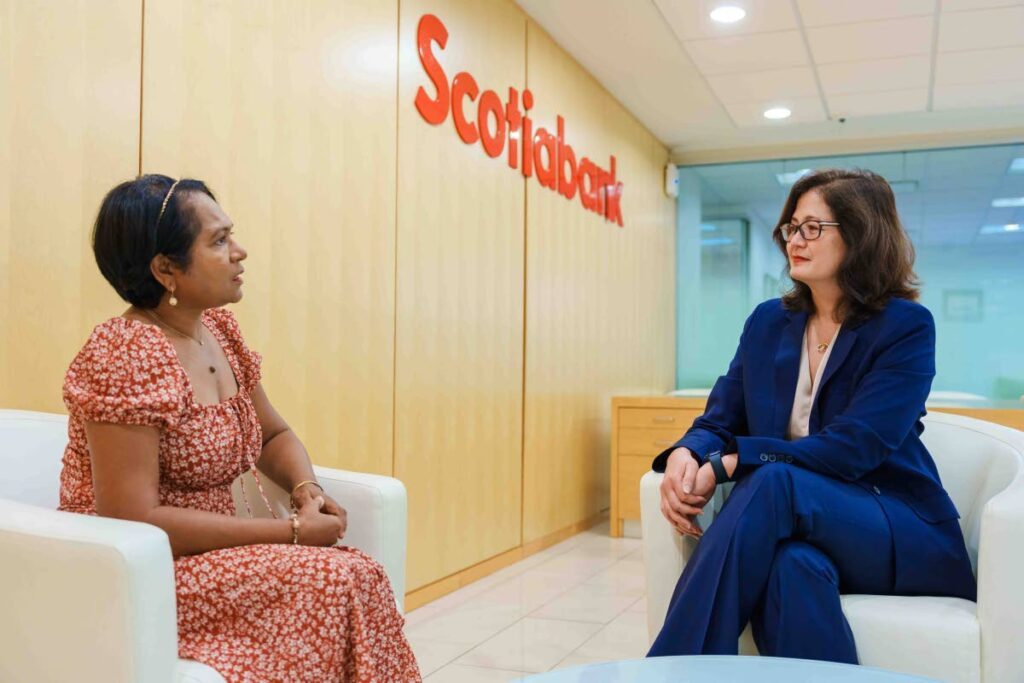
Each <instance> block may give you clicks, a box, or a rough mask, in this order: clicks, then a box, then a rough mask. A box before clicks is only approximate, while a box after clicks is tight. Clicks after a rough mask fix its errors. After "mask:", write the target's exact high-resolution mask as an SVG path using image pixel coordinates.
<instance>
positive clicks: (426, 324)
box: [395, 0, 526, 588]
mask: <svg viewBox="0 0 1024 683" xmlns="http://www.w3.org/2000/svg"><path fill="white" fill-rule="evenodd" d="M426 13H433V14H435V15H436V16H438V17H439V18H440V19H441V20H442V21H443V22H444V24H445V25H446V26H447V28H448V32H449V38H448V44H447V48H446V49H445V50H444V51H443V52H442V51H438V52H437V54H438V57H439V61H440V62H441V64H442V65H443V66H444V68H445V71H446V73H447V75H448V76H447V77H448V79H449V80H450V79H452V78H453V77H454V75H455V74H456V73H457V72H459V71H462V70H466V71H469V72H471V73H472V74H473V76H474V77H475V78H476V80H477V82H478V83H479V85H480V88H481V91H482V90H484V89H487V88H492V89H495V90H496V91H497V92H498V93H501V94H502V97H503V99H504V95H505V94H507V91H508V88H509V86H515V87H516V88H517V89H521V87H522V83H523V82H524V80H525V73H524V69H525V64H526V58H525V54H524V51H525V43H526V19H525V16H524V15H523V14H522V12H521V11H520V10H519V9H518V8H517V7H516V6H515V5H513V4H512V3H511V2H506V1H505V0H497V1H495V2H478V1H477V0H447V1H430V2H427V1H425V0H403V2H402V3H401V22H400V34H401V37H400V59H401V62H400V68H399V108H398V111H399V115H398V116H399V119H398V122H399V128H398V149H399V164H398V173H399V175H398V291H397V298H398V308H397V337H396V340H397V341H396V345H397V349H396V350H397V354H396V359H397V362H396V376H395V382H396V388H395V391H396V405H395V410H396V418H395V420H396V421H395V474H396V476H398V477H399V478H400V479H402V480H403V481H404V482H405V484H406V486H407V487H408V490H409V558H410V561H409V586H410V588H418V587H421V586H423V585H425V584H428V583H430V582H432V581H436V580H438V579H440V578H442V577H444V576H446V575H449V574H452V573H453V572H456V571H459V570H461V569H465V568H466V567H468V566H470V565H473V564H475V563H477V562H480V561H483V560H485V559H487V558H489V557H492V556H494V555H497V554H498V553H500V552H502V551H505V550H508V549H510V548H514V547H517V546H518V545H519V544H520V540H521V539H520V476H521V472H520V464H521V463H520V461H521V445H522V442H521V428H522V425H521V415H522V413H521V410H522V354H523V331H522V330H523V230H524V217H523V211H524V206H523V201H524V189H523V185H524V184H523V179H522V177H521V176H520V175H519V174H518V173H516V172H514V171H512V170H511V169H509V168H508V167H507V166H506V164H505V161H504V159H492V158H489V157H487V156H486V155H485V153H484V152H483V150H482V149H481V147H480V145H479V144H476V145H472V146H470V145H465V144H463V143H462V141H461V140H460V139H459V138H458V137H457V135H456V132H455V128H454V124H453V123H452V120H451V117H450V116H449V118H448V119H447V120H446V121H444V122H443V123H442V124H441V125H438V126H431V125H430V124H428V123H427V122H426V121H424V120H423V119H422V118H421V117H420V115H419V113H418V112H417V110H416V109H415V106H414V98H415V94H416V90H417V88H419V87H420V86H421V85H423V86H425V88H426V89H427V91H428V92H429V93H430V94H431V95H433V93H434V90H433V86H431V85H430V81H429V79H427V77H426V76H425V75H424V72H423V68H422V66H421V65H420V62H419V58H418V56H417V52H416V30H417V26H418V23H419V20H420V17H421V16H422V15H423V14H426Z"/></svg>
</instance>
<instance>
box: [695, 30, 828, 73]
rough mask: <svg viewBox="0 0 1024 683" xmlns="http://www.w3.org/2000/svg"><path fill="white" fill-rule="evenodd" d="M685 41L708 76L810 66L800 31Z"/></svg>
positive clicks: (696, 61)
mask: <svg viewBox="0 0 1024 683" xmlns="http://www.w3.org/2000/svg"><path fill="white" fill-rule="evenodd" d="M683 45H684V46H685V47H686V51H687V52H689V53H690V58H691V59H692V60H693V61H694V63H695V64H696V65H697V68H698V69H700V70H701V71H702V72H703V73H704V75H705V76H714V75H718V74H728V73H740V72H744V71H768V70H771V69H785V68H788V67H794V66H810V59H809V57H808V56H807V51H806V50H805V49H804V43H803V40H801V38H800V32H799V31H782V32H779V33H762V34H756V35H750V36H731V37H729V38H714V39H706V40H688V41H686V42H684V43H683Z"/></svg>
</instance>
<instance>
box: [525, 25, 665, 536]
mask: <svg viewBox="0 0 1024 683" xmlns="http://www.w3.org/2000/svg"><path fill="white" fill-rule="evenodd" d="M528 36H529V39H528V47H527V56H528V69H527V71H528V84H529V87H530V90H531V91H532V92H533V94H534V98H535V101H536V105H535V107H534V109H533V111H532V115H533V118H534V121H535V123H534V127H535V129H536V128H537V127H540V126H543V127H545V128H547V129H548V130H549V131H551V132H554V131H555V130H556V121H555V117H556V115H561V116H562V117H563V118H564V119H565V139H566V142H567V143H569V144H571V145H572V146H573V148H574V151H575V153H576V156H577V157H581V156H584V155H586V156H589V157H590V158H591V159H592V160H594V161H595V162H596V163H598V164H599V165H600V166H602V167H603V168H605V169H608V167H609V161H608V157H609V155H611V154H614V155H615V157H616V160H617V176H618V179H619V180H620V181H622V182H623V183H624V184H625V192H624V195H623V199H622V212H623V218H624V223H625V227H622V228H620V227H618V226H617V225H615V224H613V223H610V222H606V221H604V220H603V219H602V217H600V216H598V215H596V214H593V213H589V212H586V211H584V210H583V209H582V207H581V204H580V202H579V201H578V199H573V200H567V199H565V198H564V197H562V196H561V195H559V194H558V193H556V192H552V191H550V190H548V189H546V188H544V187H542V186H541V185H540V184H538V183H537V182H536V181H535V180H533V179H531V181H530V182H529V183H528V185H527V204H528V211H527V228H526V229H527V267H526V312H527V321H526V382H525V387H526V389H525V391H526V403H525V411H526V412H525V431H524V441H525V445H524V459H523V480H524V484H523V537H524V542H529V541H531V540H533V539H536V538H540V537H542V536H544V535H546V534H549V533H553V532H555V531H557V530H559V529H562V528H565V527H567V526H569V525H571V524H574V523H576V522H578V521H579V520H582V519H586V518H588V517H591V516H592V515H594V514H595V513H597V512H599V511H600V510H602V509H604V508H606V507H608V504H609V431H610V405H611V397H612V396H613V395H616V394H633V393H636V394H649V393H661V392H664V391H668V390H670V389H671V388H672V386H673V380H674V366H675V361H674V345H673V340H674V301H675V297H674V282H675V265H674V256H673V249H674V244H675V237H674V222H673V218H674V215H675V204H674V202H673V200H672V199H669V198H667V197H666V196H665V194H664V192H663V191H662V186H663V183H662V180H661V179H662V173H663V170H664V167H665V164H666V162H667V161H668V153H667V150H666V149H665V148H664V146H662V145H661V144H660V143H659V142H658V141H657V140H655V139H654V138H653V137H652V136H651V135H650V133H648V132H647V131H646V130H645V129H644V128H643V127H642V126H641V125H640V124H639V123H637V122H636V120H635V119H633V117H632V116H631V115H630V114H629V113H628V112H627V111H626V110H625V109H624V108H623V107H622V106H621V105H620V104H619V103H618V102H616V101H615V100H614V99H613V98H612V97H611V96H610V95H609V94H608V93H607V92H606V91H605V90H604V89H603V88H602V87H601V86H600V85H599V84H598V83H597V82H595V81H594V79H593V78H592V77H591V76H590V75H589V74H588V73H587V72H585V71H584V70H583V69H582V68H581V67H580V66H579V65H578V64H577V63H576V62H575V61H573V60H572V59H571V58H570V57H569V56H568V55H567V54H566V53H565V52H564V51H562V50H561V48H559V47H558V46H557V45H556V44H555V43H554V42H553V41H552V39H551V38H550V37H549V36H548V35H547V34H546V33H545V32H544V31H543V30H542V29H541V28H540V27H538V26H537V25H536V24H535V23H533V22H530V23H529V26H528Z"/></svg>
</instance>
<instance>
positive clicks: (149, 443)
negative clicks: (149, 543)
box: [85, 422, 312, 557]
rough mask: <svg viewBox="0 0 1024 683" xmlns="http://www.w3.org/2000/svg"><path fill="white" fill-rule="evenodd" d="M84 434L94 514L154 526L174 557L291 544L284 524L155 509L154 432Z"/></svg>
mask: <svg viewBox="0 0 1024 683" xmlns="http://www.w3.org/2000/svg"><path fill="white" fill-rule="evenodd" d="M85 433H86V438H87V440H88V442H89V452H90V454H91V456H92V477H93V489H94V491H95V495H96V512H97V514H99V515H102V516H104V517H115V518H117V519H127V520H132V521H136V522H146V523H148V524H153V525H155V526H158V527H160V528H161V529H163V530H164V531H165V532H167V535H168V537H170V541H171V552H172V553H173V554H174V556H175V557H178V556H180V555H194V554H197V553H203V552H207V551H210V550H217V549H219V548H230V547H234V546H239V545H250V544H257V543H291V540H292V528H291V522H290V521H289V520H287V519H283V520H279V519H240V518H238V517H234V516H228V515H220V514H217V513H214V512H205V511H202V510H192V509H188V508H179V507H172V506H169V505H161V504H160V495H159V481H160V468H159V461H158V452H159V446H160V432H159V431H158V430H157V428H156V427H146V426H136V425H123V424H110V423H100V422H87V423H86V424H85ZM308 540H310V541H312V538H311V537H310V538H309V539H308Z"/></svg>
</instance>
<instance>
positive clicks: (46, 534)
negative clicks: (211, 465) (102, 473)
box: [0, 410, 406, 683]
mask: <svg viewBox="0 0 1024 683" xmlns="http://www.w3.org/2000/svg"><path fill="white" fill-rule="evenodd" d="M66 443H67V417H65V416H63V415H53V414H49V413H35V412H27V411H18V410H0V681H3V682H4V683H22V682H29V681H32V682H35V681H61V682H64V681H67V682H69V683H70V682H71V681H74V682H75V683H84V682H87V681H89V682H91V681H96V682H99V681H102V682H103V683H156V682H160V683H171V682H172V681H173V682H176V683H223V680H224V679H223V678H221V676H220V675H219V674H218V673H217V672H216V671H214V670H213V669H211V668H209V667H207V666H204V665H202V664H200V663H198V662H195V661H191V660H183V659H178V646H177V641H178V639H177V623H176V619H177V616H176V609H175V597H174V569H173V564H172V559H171V548H170V545H169V544H168V540H167V535H166V534H165V533H164V532H163V531H162V530H160V529H158V528H157V527H155V526H151V525H149V524H142V523H139V522H125V521H121V520H115V519H105V518H102V517H91V516H87V515H79V514H72V513H68V512H58V511H57V510H56V507H57V500H58V493H59V481H58V479H59V474H60V467H61V456H62V455H63V451H64V446H65V444H66ZM315 469H316V475H317V478H318V479H319V481H320V483H321V484H323V487H324V490H325V491H326V492H327V493H328V495H330V496H331V497H333V498H334V499H335V500H337V501H338V502H339V503H340V504H341V505H342V506H343V507H345V508H346V509H347V510H348V532H347V533H346V535H345V541H344V542H345V543H346V544H347V545H352V546H355V547H357V548H360V549H361V550H363V551H365V552H366V553H368V554H369V555H371V556H372V557H374V558H375V559H376V560H377V561H378V562H380V563H381V564H382V565H383V566H384V568H385V570H386V571H387V574H388V577H389V578H390V579H391V585H392V587H393V588H394V592H395V595H396V597H397V599H398V602H399V605H401V602H402V596H403V595H404V592H405V550H406V493H405V487H404V486H403V485H402V484H401V482H399V481H398V480H397V479H392V478H390V477H382V476H377V475H370V474H358V473H354V472H344V471H341V470H335V469H330V468H326V467H316V468H315ZM245 476H251V475H245ZM264 481H265V484H266V490H267V495H268V497H269V498H270V499H271V502H272V504H274V505H276V506H277V507H278V508H279V511H280V512H282V513H285V514H286V515H287V513H286V511H287V507H288V503H287V501H288V496H287V494H286V493H285V492H284V491H282V490H281V489H279V488H278V487H276V486H274V484H273V483H271V482H269V481H266V478H265V477H264ZM235 488H236V491H237V488H238V482H237V481H236V482H235ZM248 490H249V491H253V490H255V486H254V485H253V484H252V483H251V482H250V485H249V486H248ZM236 502H237V497H236ZM266 514H267V515H268V516H269V512H267V513H266Z"/></svg>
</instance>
